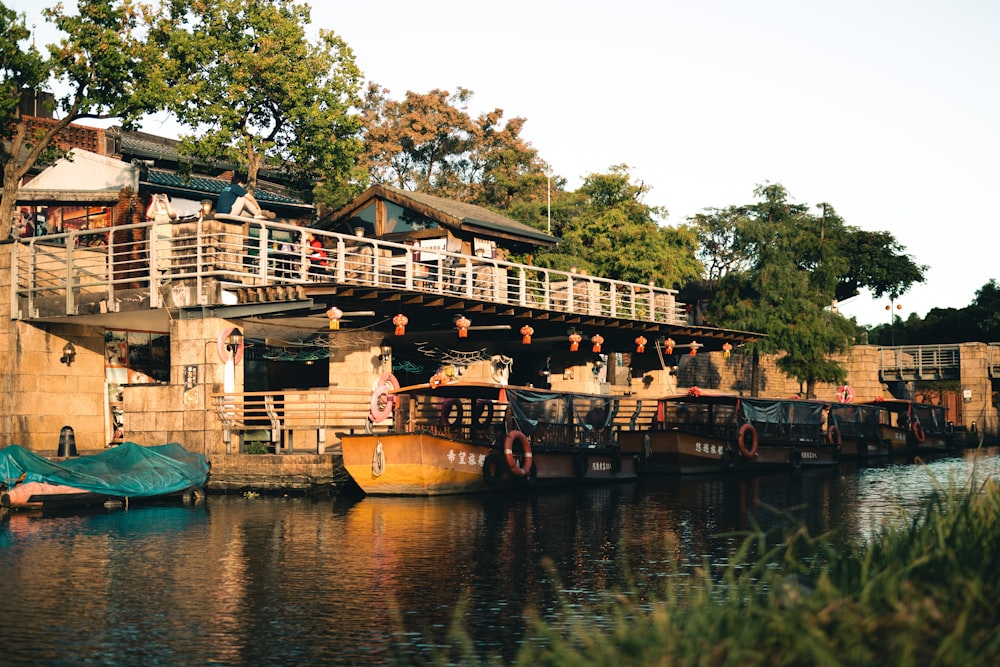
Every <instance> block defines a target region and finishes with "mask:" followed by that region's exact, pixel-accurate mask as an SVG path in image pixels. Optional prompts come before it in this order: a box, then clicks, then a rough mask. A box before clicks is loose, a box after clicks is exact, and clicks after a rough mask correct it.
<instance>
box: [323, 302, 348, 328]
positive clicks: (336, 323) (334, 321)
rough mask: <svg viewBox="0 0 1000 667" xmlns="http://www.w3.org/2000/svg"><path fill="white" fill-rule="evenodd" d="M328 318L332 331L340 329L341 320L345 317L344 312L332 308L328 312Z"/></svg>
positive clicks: (334, 307)
mask: <svg viewBox="0 0 1000 667" xmlns="http://www.w3.org/2000/svg"><path fill="white" fill-rule="evenodd" d="M326 316H327V317H329V318H330V329H331V330H334V329H339V328H340V318H341V317H343V316H344V311H342V310H341V309H340V308H337V307H336V306H330V309H329V310H327V311H326Z"/></svg>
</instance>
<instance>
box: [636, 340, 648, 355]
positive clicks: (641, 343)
mask: <svg viewBox="0 0 1000 667" xmlns="http://www.w3.org/2000/svg"><path fill="white" fill-rule="evenodd" d="M648 342H649V341H648V340H646V337H645V336H639V337H638V338H636V339H635V351H636V352H645V351H646V343H648Z"/></svg>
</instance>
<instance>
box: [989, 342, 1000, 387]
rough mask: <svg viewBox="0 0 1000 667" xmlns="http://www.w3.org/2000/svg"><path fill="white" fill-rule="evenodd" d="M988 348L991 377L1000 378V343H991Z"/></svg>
mask: <svg viewBox="0 0 1000 667" xmlns="http://www.w3.org/2000/svg"><path fill="white" fill-rule="evenodd" d="M986 349H987V351H988V354H989V358H988V359H987V361H986V363H987V365H988V367H989V374H990V377H991V378H993V379H997V378H1000V343H990V344H989V345H988V346H987V347H986Z"/></svg>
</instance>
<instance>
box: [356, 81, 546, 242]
mask: <svg viewBox="0 0 1000 667" xmlns="http://www.w3.org/2000/svg"><path fill="white" fill-rule="evenodd" d="M389 92H390V91H389V90H387V89H385V88H382V87H380V86H378V85H377V84H371V85H369V88H368V92H367V94H366V96H365V106H364V113H363V118H364V126H365V130H364V142H365V151H364V154H363V156H362V159H361V166H362V168H363V169H364V170H365V171H366V172H367V173H368V176H369V178H370V179H371V181H372V182H374V183H386V184H391V185H394V186H396V187H399V188H402V189H404V190H415V191H421V192H431V193H434V194H437V195H439V196H442V197H450V198H453V199H457V200H460V201H464V202H468V203H471V204H478V205H480V206H485V207H488V208H491V209H494V210H497V211H504V212H510V213H511V214H512V217H516V218H517V219H520V220H522V221H525V222H529V221H528V220H525V218H529V219H530V222H529V224H531V223H534V224H537V223H538V210H539V204H538V202H539V200H540V199H542V203H544V194H545V187H546V186H547V180H546V177H545V171H546V165H545V163H544V162H542V160H541V159H540V158H539V157H538V153H537V151H535V149H534V148H532V147H531V146H530V145H529V144H528V143H527V142H525V141H524V140H523V139H522V138H521V131H522V129H523V128H524V123H525V120H524V119H523V118H512V119H510V120H508V121H506V122H504V118H503V110H502V109H494V110H492V111H490V112H487V113H483V114H481V115H479V116H478V117H476V118H473V117H472V116H471V115H470V113H469V109H468V105H469V102H470V100H471V99H472V96H473V92H472V91H471V90H468V89H466V88H458V90H457V91H456V92H454V93H450V92H448V91H446V90H442V89H435V90H432V91H430V92H429V93H425V94H421V93H415V92H412V91H408V92H407V93H406V96H405V98H404V99H402V100H400V101H396V100H393V99H391V98H390V97H389ZM529 202H530V205H529V206H526V205H525V204H526V203H529Z"/></svg>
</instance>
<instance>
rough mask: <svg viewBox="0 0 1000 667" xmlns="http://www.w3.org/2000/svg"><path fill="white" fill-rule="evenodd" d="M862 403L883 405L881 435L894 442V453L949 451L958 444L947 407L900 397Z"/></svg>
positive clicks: (891, 442)
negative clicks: (951, 428)
mask: <svg viewBox="0 0 1000 667" xmlns="http://www.w3.org/2000/svg"><path fill="white" fill-rule="evenodd" d="M862 405H871V406H875V407H877V408H879V435H880V438H881V439H882V440H883V441H885V442H888V443H890V445H891V448H892V451H891V453H892V454H896V455H903V456H913V455H916V454H946V453H949V452H951V451H952V450H953V448H954V446H955V443H954V441H953V439H952V438H953V436H954V434H953V433H952V432H951V431H950V428H949V426H948V420H947V416H946V410H945V408H944V406H941V405H932V404H930V403H918V402H916V401H910V400H906V399H899V398H887V399H876V400H874V401H868V402H866V403H863V404H862Z"/></svg>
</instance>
